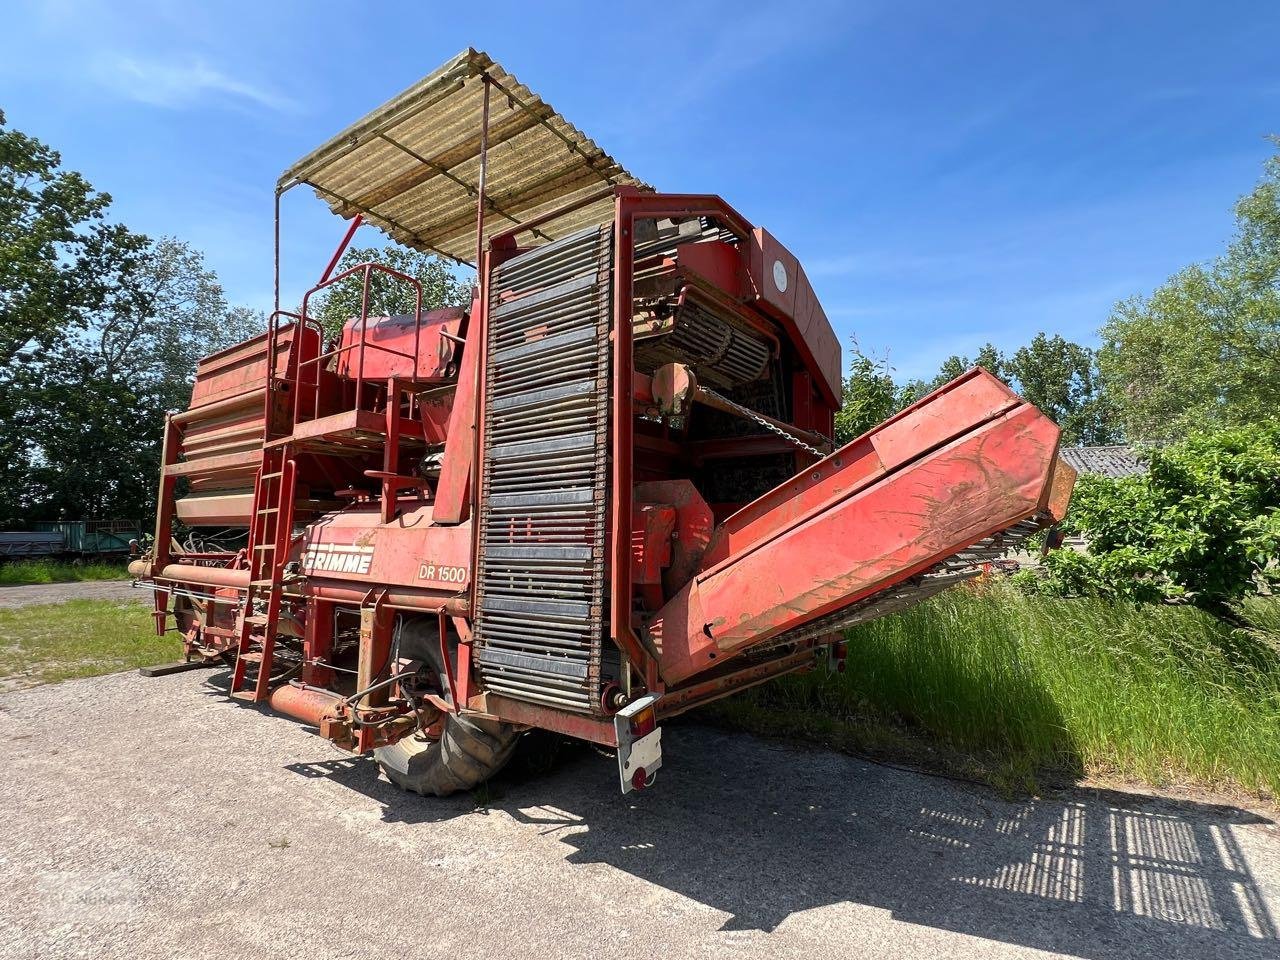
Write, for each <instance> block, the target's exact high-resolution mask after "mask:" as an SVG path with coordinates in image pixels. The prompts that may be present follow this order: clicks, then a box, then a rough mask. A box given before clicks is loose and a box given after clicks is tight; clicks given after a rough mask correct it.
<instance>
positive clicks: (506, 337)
mask: <svg viewBox="0 0 1280 960" xmlns="http://www.w3.org/2000/svg"><path fill="white" fill-rule="evenodd" d="M300 184H306V185H308V186H310V187H311V188H312V189H314V190H315V192H316V193H317V195H318V196H319V197H320V198H321V199H323V200H324V201H325V202H327V203H328V204H329V206H330V207H331V209H332V210H333V211H334V212H335V213H337V214H338V215H339V216H342V217H344V218H347V219H350V220H351V221H352V223H351V229H350V230H349V231H348V233H347V236H346V238H345V239H344V241H343V244H342V245H341V246H340V247H339V249H338V251H337V253H335V254H334V257H333V260H332V261H331V262H330V263H329V266H328V269H327V270H326V271H325V272H324V274H323V276H322V278H321V280H320V282H319V283H318V284H317V285H316V286H315V287H314V288H313V289H312V290H311V291H310V292H309V293H308V294H307V296H306V297H305V298H304V300H303V304H302V307H301V312H300V314H299V315H293V314H288V313H285V312H283V311H279V310H277V312H276V313H275V314H274V315H273V316H272V317H271V320H270V324H269V329H268V330H267V332H265V333H263V334H262V335H261V336H259V337H256V338H254V339H252V340H249V341H247V342H245V343H242V344H239V345H237V346H235V347H232V348H230V349H228V350H224V351H222V352H220V353H217V354H214V355H213V356H210V357H207V358H206V359H204V360H202V361H201V362H200V364H199V367H198V370H197V375H196V381H195V387H194V389H193V391H192V397H191V405H190V407H189V408H188V409H187V410H185V411H182V412H179V413H175V414H173V415H171V416H170V418H169V421H168V425H167V428H166V434H165V442H164V456H163V467H162V475H161V485H160V495H159V504H158V508H157V514H156V535H155V546H154V548H153V550H152V552H151V554H150V555H149V556H146V557H144V558H142V559H140V560H137V561H135V563H134V564H133V565H132V567H131V570H132V571H133V572H134V574H135V575H136V576H138V577H139V578H142V579H146V580H148V581H149V582H150V584H151V585H152V586H153V587H154V590H155V597H156V608H155V610H156V624H157V628H158V629H159V630H162V631H163V630H173V629H176V630H178V631H179V632H180V633H181V634H182V637H183V642H184V644H185V649H186V657H187V661H188V662H191V663H207V662H213V661H217V660H223V661H226V662H227V663H229V664H231V665H232V667H233V669H232V674H231V685H230V692H231V696H232V697H234V698H236V699H238V700H245V701H250V702H267V703H269V704H270V706H271V707H272V708H274V709H276V710H278V711H280V712H281V713H285V714H287V715H289V716H292V717H295V718H297V719H299V720H301V721H303V722H305V723H307V724H311V725H313V726H314V727H316V729H317V731H318V733H319V735H320V736H322V737H325V738H327V739H329V740H331V741H333V742H334V743H336V744H339V745H341V746H343V747H346V748H348V749H350V750H352V751H354V752H356V753H366V752H368V751H373V753H374V755H375V757H376V758H377V760H378V762H379V763H380V764H381V766H382V768H383V769H384V770H385V772H386V774H387V775H388V776H389V777H390V779H391V780H393V781H394V782H395V783H397V784H399V785H400V786H402V787H405V788H408V789H410V790H416V791H419V792H422V793H430V794H440V795H443V794H448V793H451V792H453V791H455V790H461V789H467V788H470V787H473V786H475V785H476V784H478V783H480V782H482V781H484V780H485V779H487V778H488V777H490V776H491V775H492V774H493V773H494V772H496V771H497V770H498V769H499V768H500V767H501V766H502V764H503V763H504V762H505V761H506V760H507V758H508V757H509V756H510V754H511V751H512V749H513V748H514V745H515V743H516V740H517V739H518V737H519V736H520V734H521V733H522V732H523V731H525V730H528V729H530V728H534V727H538V728H543V729H546V730H550V731H555V732H558V733H561V734H566V735H569V736H573V737H579V738H582V739H586V740H590V741H593V742H595V743H598V744H602V745H605V746H607V747H611V748H616V749H617V751H618V765H619V774H620V778H621V784H622V789H623V790H624V791H626V790H631V789H633V788H637V787H641V786H645V785H647V784H648V783H650V782H652V780H653V778H654V776H655V774H656V772H657V770H658V767H659V766H660V765H661V762H662V753H661V728H660V727H659V726H658V724H659V722H660V721H661V720H663V719H664V718H666V717H670V716H673V715H675V714H678V713H680V712H682V711H684V710H688V709H690V708H692V707H696V706H698V705H700V704H704V703H707V702H709V701H711V700H715V699H717V698H719V697H724V696H727V695H729V694H731V693H733V692H734V691H737V690H741V689H743V688H745V687H748V686H751V685H753V684H758V683H762V682H764V681H766V680H769V679H770V678H773V677H777V676H781V675H783V674H786V673H792V672H795V671H801V670H808V669H812V668H813V667H814V666H815V665H817V664H819V662H820V661H822V660H824V659H826V658H827V657H829V656H830V655H832V654H833V653H834V654H835V655H836V656H837V657H838V656H839V654H840V652H841V646H842V636H843V635H842V631H843V630H845V629H846V628H847V627H849V626H850V625H852V624H856V623H860V622H863V621H866V620H870V619H872V618H874V617H878V616H882V615H884V614H886V613H889V612H892V611H895V610H899V609H902V608H903V607H905V606H908V605H910V604H912V603H916V602H918V601H920V600H921V599H923V598H924V597H927V596H929V595H931V594H933V593H936V592H937V591H939V590H942V589H945V588H946V587H948V586H950V585H952V584H955V583H957V582H959V581H962V580H964V579H966V578H968V577H971V576H974V575H975V574H977V573H978V572H980V570H981V569H982V566H983V564H984V563H988V562H990V561H991V560H993V559H995V558H998V557H1000V556H1002V555H1003V554H1004V553H1005V552H1006V551H1008V550H1009V549H1010V548H1011V547H1014V546H1016V545H1018V544H1019V543H1020V542H1022V541H1023V540H1025V539H1026V538H1027V537H1028V536H1029V535H1031V534H1033V533H1035V532H1036V531H1038V530H1040V529H1042V528H1044V527H1046V526H1048V525H1051V524H1053V523H1055V522H1056V521H1058V520H1060V519H1061V518H1062V516H1063V514H1064V512H1065V510H1066V507H1067V502H1068V499H1069V498H1070V494H1071V488H1072V483H1073V481H1074V473H1073V472H1072V471H1071V469H1070V468H1069V467H1067V466H1066V465H1065V464H1063V463H1062V462H1061V461H1060V460H1059V459H1058V457H1057V448H1058V428H1057V427H1056V426H1055V425H1054V424H1053V423H1051V422H1050V421H1049V420H1048V419H1047V418H1046V417H1045V416H1044V415H1043V414H1041V413H1040V412H1039V411H1038V410H1036V409H1035V408H1034V407H1032V406H1031V405H1029V404H1027V403H1026V402H1024V401H1023V400H1021V399H1020V398H1019V397H1018V396H1016V395H1015V394H1014V393H1013V392H1012V391H1011V390H1009V389H1008V388H1007V387H1006V386H1005V385H1004V384H1002V383H1000V382H999V381H998V380H996V379H995V378H994V377H992V376H991V375H990V374H989V373H987V372H986V371H984V370H982V369H974V370H971V371H969V372H968V373H966V374H965V375H964V376H962V377H960V378H959V379H957V380H955V381H953V382H952V383H949V384H947V385H946V386H945V387H943V388H941V389H939V390H937V391H935V392H934V393H932V394H930V395H929V396H927V397H925V398H924V399H922V400H920V401H919V402H918V403H916V404H914V405H912V406H911V407H909V408H908V409H906V410H904V411H902V412H901V413H899V414H897V415H896V416H894V417H892V418H891V419H890V420H888V421H887V422H885V423H883V424H881V425H880V426H878V427H876V428H875V429H874V430H872V431H870V432H869V433H867V434H865V435H864V436H861V437H859V438H858V439H856V440H854V441H853V442H852V443H849V444H846V445H845V446H843V447H840V448H839V449H834V448H833V444H832V442H831V440H830V437H831V436H832V435H833V418H834V415H835V412H836V410H837V409H838V408H839V404H840V389H841V377H840V372H841V363H840V345H839V341H838V340H837V338H836V336H835V334H834V333H833V332H832V330H831V326H830V324H829V323H828V321H827V318H826V315H825V314H824V313H823V310H822V307H821V305H820V304H819V303H818V299H817V297H816V296H815V295H814V291H813V288H812V287H811V286H810V284H809V281H808V279H807V278H806V277H805V273H804V270H803V268H802V267H801V265H800V264H799V262H797V260H796V258H795V257H793V256H792V255H791V253H790V252H788V250H787V249H786V248H785V247H784V246H782V244H781V243H779V242H778V241H777V240H776V239H775V238H774V237H773V236H772V235H770V234H769V233H768V232H767V231H766V230H764V229H762V228H760V227H756V226H753V225H752V224H751V223H749V222H748V221H747V220H746V219H744V218H743V217H742V215H741V214H739V213H738V212H737V211H735V210H734V209H733V208H732V207H730V206H729V205H728V204H726V203H725V202H724V201H723V200H721V199H720V198H719V197H716V196H703V195H682V194H662V193H657V192H655V191H653V190H652V189H651V188H650V187H648V186H647V185H645V184H643V183H641V182H639V181H638V180H636V179H635V178H634V177H632V176H631V175H630V174H628V173H627V172H626V171H625V170H624V169H622V167H620V166H619V165H618V164H617V163H616V162H615V161H614V160H612V159H611V158H610V157H609V156H608V155H606V154H605V153H604V152H603V151H601V150H600V148H599V147H597V146H596V145H595V144H594V143H592V142H591V141H590V140H589V139H587V138H586V137H585V136H583V135H582V134H581V133H580V132H579V131H578V130H577V129H576V128H574V127H573V126H571V125H570V124H568V123H567V122H566V121H565V120H564V119H563V118H562V117H561V116H560V115H559V114H557V113H556V112H555V111H554V110H553V109H552V108H551V107H550V106H548V105H547V104H546V103H545V102H543V101H542V100H541V98H539V97H538V96H537V95H536V94H534V93H532V92H531V91H530V90H529V89H528V88H527V87H525V86H523V85H522V84H520V83H519V81H517V80H516V79H515V78H514V77H512V76H511V75H510V74H508V73H506V72H505V71H504V70H503V69H502V68H501V67H500V66H498V65H497V64H496V63H494V62H493V61H492V60H490V59H489V58H488V57H487V56H485V55H484V54H482V53H478V52H476V51H474V50H468V51H466V52H464V53H463V54H461V55H460V56H458V57H457V58H455V59H454V60H452V61H451V62H450V63H448V64H446V65H445V66H444V67H442V68H441V69H439V70H437V71H436V72H435V73H433V74H432V75H431V76H429V77H427V78H426V79H425V80H423V81H421V82H420V83H419V84H417V85H416V86H414V87H413V88H411V89H410V90H408V91H406V92H405V93H403V94H401V95H400V96H398V97H396V98H395V99H394V100H392V101H390V102H389V103H387V104H386V105H384V106H383V107H381V108H379V109H378V110H376V111H375V112H374V113H372V114H370V115H369V116H367V117H365V118H364V119H363V120H360V121H359V122H358V123H356V124H354V125H353V126H352V127H350V128H349V129H348V130H346V131H344V132H343V133H341V134H339V135H338V136H337V137H335V138H334V139H333V140H332V141H330V142H329V143H327V144H325V145H324V146H322V147H321V148H319V149H318V150H316V151H315V152H314V153H312V154H311V155H310V156H308V157H306V158H305V159H303V160H302V161H300V162H299V163H297V164H295V165H294V166H293V167H291V168H290V169H289V170H288V171H286V173H285V174H284V176H283V177H282V178H281V181H280V183H279V186H278V189H277V210H276V216H277V238H278V236H279V229H278V227H279V197H280V195H281V194H282V193H284V192H285V191H286V190H288V189H289V188H291V187H294V186H297V185H300ZM362 222H363V223H370V224H373V225H375V226H377V227H379V228H381V229H382V230H383V231H384V232H385V233H387V234H388V235H389V236H390V237H391V238H392V239H393V240H395V241H397V242H399V243H402V244H405V245H407V246H409V247H413V248H415V249H418V250H422V251H429V252H433V253H437V254H440V255H443V256H446V257H449V258H452V259H454V260H456V261H458V262H463V263H474V264H476V265H478V268H479V269H478V275H479V285H478V288H477V290H476V291H475V294H474V298H473V300H472V303H471V304H470V306H469V307H466V308H449V309H443V310H431V311H425V310H423V309H422V308H421V290H420V288H419V287H418V284H417V281H416V280H415V279H414V278H412V277H408V276H405V275H402V274H398V273H396V272H395V271H393V270H390V269H389V268H387V267H385V266H382V265H380V264H373V263H371V264H364V265H361V266H358V267H355V268H353V269H352V270H348V271H346V272H345V273H343V274H339V275H336V276H335V275H334V269H335V264H336V263H337V262H338V259H339V257H340V255H341V253H342V252H343V250H344V249H345V246H346V244H347V242H348V241H349V240H350V238H351V234H352V233H353V232H354V230H355V228H356V227H357V226H358V225H359V224H360V223H362ZM276 260H277V263H276V288H277V292H278V290H279V256H278V240H277V258H276ZM379 275H382V276H379ZM346 277H355V278H356V279H357V280H358V281H359V282H360V283H361V285H362V287H363V290H364V307H363V308H362V310H361V313H360V315H358V316H356V317H354V318H353V319H351V320H350V321H349V322H348V323H347V324H346V325H345V326H344V328H343V329H342V333H341V336H340V337H338V338H334V340H332V341H331V342H326V338H325V336H324V334H323V332H322V330H321V328H320V326H319V324H318V323H317V321H316V320H315V319H314V318H313V317H312V316H311V315H309V313H308V310H309V309H310V307H311V305H312V301H313V299H314V297H315V296H316V295H317V294H318V293H319V292H321V291H323V290H325V289H327V288H329V287H330V286H331V285H332V284H334V283H336V282H337V281H339V280H341V279H343V278H346ZM379 281H381V282H384V283H402V284H405V285H406V286H407V287H408V288H409V289H410V290H413V291H414V292H415V297H416V299H417V301H418V308H417V309H416V310H415V312H414V313H413V314H410V315H407V316H381V317H379V316H370V315H369V311H368V302H369V296H368V293H369V289H370V286H371V284H374V283H377V282H379ZM177 522H180V523H181V524H182V525H183V526H184V527H186V528H189V529H191V530H194V531H196V532H197V534H198V532H199V531H201V530H203V529H207V528H214V527H224V528H225V527H233V528H239V529H240V530H241V531H247V534H245V535H244V546H243V547H242V548H240V549H211V548H208V547H205V548H201V547H200V545H199V537H198V536H196V537H192V538H189V539H188V540H187V544H188V545H187V547H185V548H184V547H181V546H180V545H179V544H178V542H177V540H176V539H175V537H174V530H175V523H177Z"/></svg>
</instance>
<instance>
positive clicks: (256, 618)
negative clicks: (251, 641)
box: [244, 613, 269, 627]
mask: <svg viewBox="0 0 1280 960" xmlns="http://www.w3.org/2000/svg"><path fill="white" fill-rule="evenodd" d="M244 622H245V623H252V624H253V625H254V626H255V627H265V626H266V625H267V623H268V622H269V621H268V618H267V616H266V615H265V614H261V613H255V614H254V615H253V616H251V617H245V618H244Z"/></svg>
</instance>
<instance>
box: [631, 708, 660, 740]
mask: <svg viewBox="0 0 1280 960" xmlns="http://www.w3.org/2000/svg"><path fill="white" fill-rule="evenodd" d="M657 725H658V717H657V714H656V713H655V712H654V709H653V707H647V708H645V709H644V710H641V711H640V712H639V713H637V714H636V715H635V716H634V717H632V718H631V736H633V737H635V738H636V739H637V740H639V739H640V738H641V737H643V736H644V735H645V734H648V733H652V732H653V730H654V728H655V727H656V726H657Z"/></svg>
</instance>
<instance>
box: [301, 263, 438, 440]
mask: <svg viewBox="0 0 1280 960" xmlns="http://www.w3.org/2000/svg"><path fill="white" fill-rule="evenodd" d="M375 270H377V271H378V272H380V273H385V274H387V275H389V276H392V277H395V278H396V279H398V280H403V281H405V282H406V283H410V284H412V285H413V288H414V293H415V298H414V308H413V355H412V357H411V358H410V356H409V354H407V353H405V352H404V351H401V350H395V349H393V348H390V347H383V346H378V345H376V344H375V345H373V348H374V349H376V350H383V351H385V352H388V353H394V354H397V355H399V356H403V357H405V358H407V359H412V360H413V373H414V374H416V373H417V370H418V364H419V361H420V354H421V350H422V283H421V281H420V280H418V278H417V277H413V276H410V275H409V274H407V273H402V272H400V271H399V270H396V269H393V268H392V267H388V266H386V265H385V264H381V263H373V262H366V263H359V264H356V265H355V266H353V267H350V268H348V269H347V270H344V271H343V272H342V273H340V274H338V275H337V276H335V277H329V278H328V279H324V280H321V281H320V283H318V284H316V285H315V286H314V287H312V288H311V289H310V290H308V291H307V292H306V294H304V295H303V297H302V317H301V319H302V322H303V323H306V322H307V321H308V317H307V304H308V303H309V302H310V300H311V297H312V296H313V295H314V294H316V293H318V292H319V291H321V290H323V289H324V288H326V287H330V286H333V284H335V283H338V282H339V281H341V280H345V279H346V278H347V277H350V276H353V275H354V274H356V273H357V272H359V273H361V274H362V279H361V286H360V322H359V323H358V324H357V325H356V327H355V328H353V333H354V332H355V331H357V330H358V331H359V340H358V341H357V343H353V344H348V345H347V346H346V347H341V346H340V347H338V348H337V349H335V350H331V351H328V352H326V353H324V354H322V355H318V356H316V357H313V358H310V359H309V360H308V361H307V362H306V364H305V365H310V364H312V363H314V364H315V365H316V398H315V411H314V417H315V418H316V419H318V418H319V416H320V390H319V381H320V366H319V362H320V360H321V359H327V358H328V357H332V356H337V355H338V354H340V353H344V352H346V351H347V350H349V349H351V348H352V347H355V346H357V345H358V346H359V348H360V349H359V353H358V354H357V360H356V389H355V407H354V409H356V410H360V409H362V408H361V403H362V399H363V395H364V354H365V349H366V348H367V347H369V346H370V345H369V344H368V343H367V342H366V340H365V334H366V333H367V332H368V330H369V277H370V275H371V274H372V273H373V271H375ZM300 393H301V391H297V392H295V394H294V400H293V422H294V423H295V424H297V423H298V422H299V420H298V414H299V413H300V401H299V399H298V397H299V395H300ZM387 402H388V403H391V402H392V398H391V397H388V398H387ZM395 402H397V403H398V402H399V401H398V400H396V401H395ZM410 403H411V404H412V403H413V398H412V397H410ZM410 414H411V415H412V410H411V411H410Z"/></svg>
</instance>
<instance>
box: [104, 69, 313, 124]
mask: <svg viewBox="0 0 1280 960" xmlns="http://www.w3.org/2000/svg"><path fill="white" fill-rule="evenodd" d="M93 75H94V76H95V77H96V78H97V79H98V80H99V81H100V82H101V83H103V84H104V85H106V86H108V87H110V88H111V89H113V90H114V91H115V92H116V93H118V94H120V95H121V96H124V97H128V98H129V99H130V100H136V101H138V102H139V103H146V104H150V105H152V106H156V107H166V108H170V109H173V108H179V107H185V106H188V105H190V104H193V103H197V102H199V101H203V100H206V99H209V98H214V99H219V100H224V101H230V102H233V103H240V104H245V103H249V104H254V105H256V106H259V107H265V108H266V109H268V110H274V111H277V112H281V113H292V112H295V111H296V110H297V109H298V103H297V102H296V101H295V100H292V99H291V98H289V97H287V96H285V95H283V94H281V93H279V92H278V91H275V90H272V89H270V88H268V87H264V86H260V85H258V84H255V83H252V82H250V81H249V80H246V79H243V78H238V77H233V76H229V75H228V74H226V73H224V72H223V71H221V70H219V69H217V68H216V67H213V66H211V65H210V64H208V63H206V62H205V61H204V60H202V59H200V58H198V57H193V58H191V59H186V60H181V61H174V62H169V63H165V62H161V61H157V60H141V59H138V58H136V57H130V56H126V55H114V56H110V57H100V58H98V59H97V60H95V61H94V63H93Z"/></svg>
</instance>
